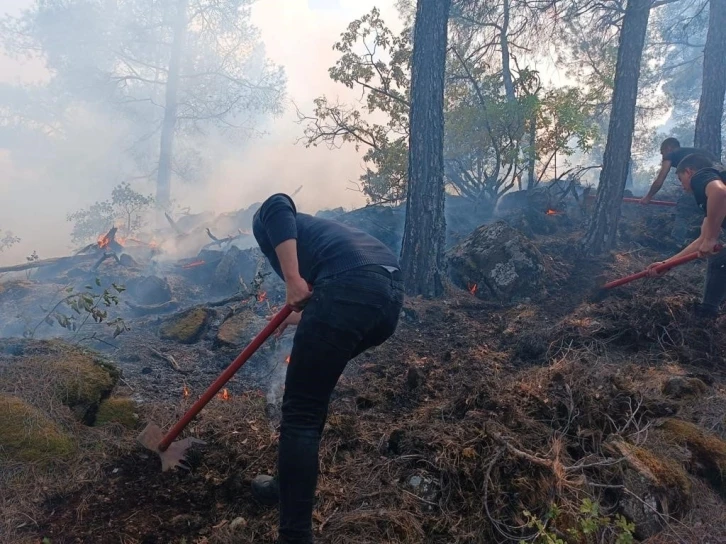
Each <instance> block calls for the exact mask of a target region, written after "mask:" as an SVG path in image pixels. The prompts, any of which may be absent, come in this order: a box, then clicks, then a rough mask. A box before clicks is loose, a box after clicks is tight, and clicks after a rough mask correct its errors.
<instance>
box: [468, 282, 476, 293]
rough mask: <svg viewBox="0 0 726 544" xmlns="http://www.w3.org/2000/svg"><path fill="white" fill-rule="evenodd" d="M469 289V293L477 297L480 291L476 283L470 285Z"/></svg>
mask: <svg viewBox="0 0 726 544" xmlns="http://www.w3.org/2000/svg"><path fill="white" fill-rule="evenodd" d="M467 288H468V289H469V292H470V293H471V294H472V295H476V292H477V289H478V287H477V285H476V283H468V284H467Z"/></svg>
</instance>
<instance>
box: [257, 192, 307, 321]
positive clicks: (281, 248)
mask: <svg viewBox="0 0 726 544" xmlns="http://www.w3.org/2000/svg"><path fill="white" fill-rule="evenodd" d="M296 213H297V212H296V210H295V206H294V205H293V203H292V199H290V198H289V197H288V196H287V195H283V194H277V195H273V196H271V197H270V198H268V199H267V200H266V201H265V202H264V203H263V204H262V206H261V207H260V210H259V219H260V223H261V224H262V226H263V228H264V230H265V232H266V233H267V237H268V239H269V240H270V244H271V245H272V247H274V248H275V255H277V260H278V261H279V262H280V270H281V271H282V276H283V279H284V280H285V289H286V291H287V296H286V300H285V302H286V304H288V305H290V306H292V308H293V309H294V310H295V311H298V312H299V311H301V310H302V308H303V306H304V305H305V302H306V301H307V300H308V299H309V298H310V296H311V291H310V288H309V287H308V284H307V282H306V281H305V280H304V279H303V277H302V276H301V275H300V266H299V263H298V260H297V223H296V221H295V215H296Z"/></svg>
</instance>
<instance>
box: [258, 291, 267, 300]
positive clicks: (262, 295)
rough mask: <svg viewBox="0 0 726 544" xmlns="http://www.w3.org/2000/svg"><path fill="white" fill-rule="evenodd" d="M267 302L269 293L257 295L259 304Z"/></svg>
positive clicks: (264, 292) (263, 292)
mask: <svg viewBox="0 0 726 544" xmlns="http://www.w3.org/2000/svg"><path fill="white" fill-rule="evenodd" d="M266 300H267V291H262V292H261V293H260V294H259V295H257V302H265V301H266Z"/></svg>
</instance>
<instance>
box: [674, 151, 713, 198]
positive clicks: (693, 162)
mask: <svg viewBox="0 0 726 544" xmlns="http://www.w3.org/2000/svg"><path fill="white" fill-rule="evenodd" d="M704 168H713V161H711V160H709V158H708V157H704V156H703V155H699V154H697V153H692V154H690V155H686V156H685V157H683V160H682V161H681V162H680V163H679V164H678V168H677V169H676V176H678V180H679V181H680V182H681V185H683V188H684V189H685V190H686V191H690V190H691V178H692V177H693V175H694V174H695V173H696V172H698V171H699V170H702V169H704Z"/></svg>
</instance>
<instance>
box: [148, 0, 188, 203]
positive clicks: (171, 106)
mask: <svg viewBox="0 0 726 544" xmlns="http://www.w3.org/2000/svg"><path fill="white" fill-rule="evenodd" d="M187 4H188V0H179V4H178V7H177V9H178V11H177V15H176V20H175V23H174V35H173V38H172V43H171V55H170V57H169V75H168V76H167V79H166V89H165V91H166V96H165V100H164V120H163V121H162V124H161V146H160V150H159V168H158V171H157V174H156V202H157V203H158V204H159V205H161V206H162V207H163V208H164V209H167V208H168V207H169V203H170V201H171V165H172V158H173V148H174V132H175V130H176V121H177V107H178V102H177V95H178V94H179V73H180V71H181V58H182V54H183V52H184V41H185V38H186V33H187Z"/></svg>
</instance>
